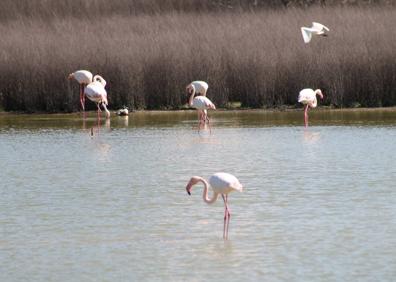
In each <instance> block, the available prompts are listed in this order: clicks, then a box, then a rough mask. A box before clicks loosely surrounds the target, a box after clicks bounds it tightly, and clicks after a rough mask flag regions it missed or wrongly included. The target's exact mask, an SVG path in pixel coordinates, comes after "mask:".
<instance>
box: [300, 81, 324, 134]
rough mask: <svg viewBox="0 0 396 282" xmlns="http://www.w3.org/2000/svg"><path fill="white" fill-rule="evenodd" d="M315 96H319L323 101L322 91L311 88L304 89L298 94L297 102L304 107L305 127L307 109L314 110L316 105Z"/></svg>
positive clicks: (306, 123) (306, 124)
mask: <svg viewBox="0 0 396 282" xmlns="http://www.w3.org/2000/svg"><path fill="white" fill-rule="evenodd" d="M316 95H319V97H320V98H321V99H323V93H322V90H320V89H316V90H313V89H311V88H305V89H303V90H301V91H300V93H299V94H298V102H299V103H302V104H304V105H305V109H304V123H305V127H307V126H308V108H309V107H311V108H316V106H317V105H318V100H317V99H316Z"/></svg>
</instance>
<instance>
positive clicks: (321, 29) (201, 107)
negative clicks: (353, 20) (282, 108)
mask: <svg viewBox="0 0 396 282" xmlns="http://www.w3.org/2000/svg"><path fill="white" fill-rule="evenodd" d="M328 31H329V28H327V27H326V26H324V25H322V24H320V23H316V22H313V23H312V26H311V27H301V33H302V36H303V40H304V42H305V43H309V42H310V41H311V39H312V35H314V34H316V35H321V36H327V32H328ZM68 78H69V79H74V80H76V81H77V82H78V83H79V85H80V103H81V108H82V110H83V112H85V97H87V98H88V99H89V100H91V101H92V102H94V103H96V105H97V108H98V119H99V118H100V112H101V108H100V106H102V107H103V109H104V110H105V113H106V118H110V112H109V110H108V109H107V106H108V100H107V92H106V89H105V86H106V80H104V78H103V77H102V76H100V75H95V76H93V75H92V73H91V72H89V71H87V70H78V71H75V72H73V73H71V74H69V76H68ZM208 88H209V86H208V84H207V83H206V82H204V81H193V82H191V83H190V84H188V85H187V87H186V91H187V93H188V95H190V97H189V100H188V105H189V106H190V107H192V108H195V109H197V112H198V122H199V125H198V126H199V127H198V128H201V126H202V125H205V124H208V126H209V117H208V112H207V110H209V109H213V110H215V109H216V106H215V105H214V104H213V103H212V101H210V100H209V99H208V98H207V97H206V92H207V90H208ZM316 95H318V96H319V97H320V98H321V99H323V93H322V91H321V90H320V89H316V90H313V89H310V88H306V89H303V90H301V91H300V93H299V95H298V102H299V103H302V104H303V105H305V106H304V123H305V127H307V126H308V109H309V108H315V107H316V106H317V104H318V103H317V99H316ZM117 114H119V115H128V110H127V109H122V110H119V111H118V112H117ZM84 117H85V116H84ZM200 182H201V183H202V184H203V185H204V191H203V200H204V201H205V202H206V203H208V204H211V203H214V202H215V201H216V200H217V198H218V197H219V195H221V197H222V198H223V201H224V207H225V210H224V226H223V238H224V239H227V238H228V226H229V222H230V217H231V213H230V209H229V206H228V194H229V193H230V192H232V191H239V192H242V190H243V186H242V184H241V183H240V182H239V180H238V179H237V178H236V177H235V176H234V175H232V174H229V173H225V172H218V173H215V174H213V175H212V176H211V177H210V178H209V181H207V180H205V179H204V178H202V177H200V176H193V177H191V179H190V181H189V182H188V184H187V186H186V191H187V193H188V194H189V195H191V190H192V187H193V186H194V185H196V184H198V183H200ZM209 186H210V187H211V188H212V190H213V195H212V197H211V198H209V196H208V190H209Z"/></svg>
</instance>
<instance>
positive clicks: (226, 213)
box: [221, 194, 231, 239]
mask: <svg viewBox="0 0 396 282" xmlns="http://www.w3.org/2000/svg"><path fill="white" fill-rule="evenodd" d="M221 197H222V198H223V201H224V227H223V238H224V239H228V227H229V225H230V217H231V213H230V209H229V208H228V195H225V196H224V194H221Z"/></svg>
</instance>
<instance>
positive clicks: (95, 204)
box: [0, 110, 396, 281]
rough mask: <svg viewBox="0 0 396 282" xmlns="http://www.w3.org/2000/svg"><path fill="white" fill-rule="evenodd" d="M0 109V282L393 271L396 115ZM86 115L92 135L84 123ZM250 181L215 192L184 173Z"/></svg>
mask: <svg viewBox="0 0 396 282" xmlns="http://www.w3.org/2000/svg"><path fill="white" fill-rule="evenodd" d="M195 124H196V113H195V112H171V113H161V112H158V113H133V114H131V115H130V116H129V118H124V117H113V118H112V119H111V121H110V122H105V121H104V120H102V122H101V126H100V129H99V130H98V128H97V127H96V121H95V118H94V114H92V116H91V117H89V118H88V119H87V120H86V121H85V122H83V121H82V119H81V116H80V115H78V114H72V115H8V114H5V115H2V116H0V159H1V161H0V163H1V172H0V175H1V182H0V194H1V197H0V262H1V264H0V265H1V271H0V281H147V280H148V281H153V280H154V281H158V280H160V281H184V280H187V281H207V280H213V281H394V279H395V277H396V236H395V234H396V165H395V163H396V112H395V111H388V110H370V111H326V110H322V111H312V112H310V127H309V128H308V129H305V128H304V127H303V126H302V124H303V113H302V112H300V111H299V112H295V111H292V112H264V111H252V112H238V111H229V112H216V113H214V114H212V134H209V132H208V131H207V130H206V131H203V132H201V133H200V134H198V133H197V131H196V130H195V129H193V126H195ZM91 128H92V129H93V130H92V131H93V136H91V134H90V132H91ZM218 171H226V172H229V173H232V174H234V175H236V176H237V177H238V178H239V180H240V181H241V183H242V184H243V185H244V188H245V190H244V192H243V193H232V194H230V198H229V199H230V208H231V212H232V216H231V223H230V230H229V237H230V238H229V240H227V241H224V240H223V239H222V227H223V204H222V201H221V200H220V201H218V202H216V203H214V204H213V205H211V206H209V205H207V204H205V203H204V202H203V201H202V187H200V186H197V187H195V189H193V191H192V196H188V195H187V193H186V191H185V186H186V184H187V181H188V180H189V178H190V177H191V176H193V175H200V176H203V177H205V178H207V177H209V176H210V175H211V174H212V173H214V172H218Z"/></svg>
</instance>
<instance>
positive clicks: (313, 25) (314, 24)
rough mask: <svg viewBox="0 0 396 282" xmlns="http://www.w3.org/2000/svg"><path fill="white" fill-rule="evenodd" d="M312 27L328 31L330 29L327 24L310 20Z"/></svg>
mask: <svg viewBox="0 0 396 282" xmlns="http://www.w3.org/2000/svg"><path fill="white" fill-rule="evenodd" d="M312 28H314V29H316V30H318V31H324V30H327V31H330V29H329V28H328V27H327V26H324V25H322V24H321V23H316V22H312Z"/></svg>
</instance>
